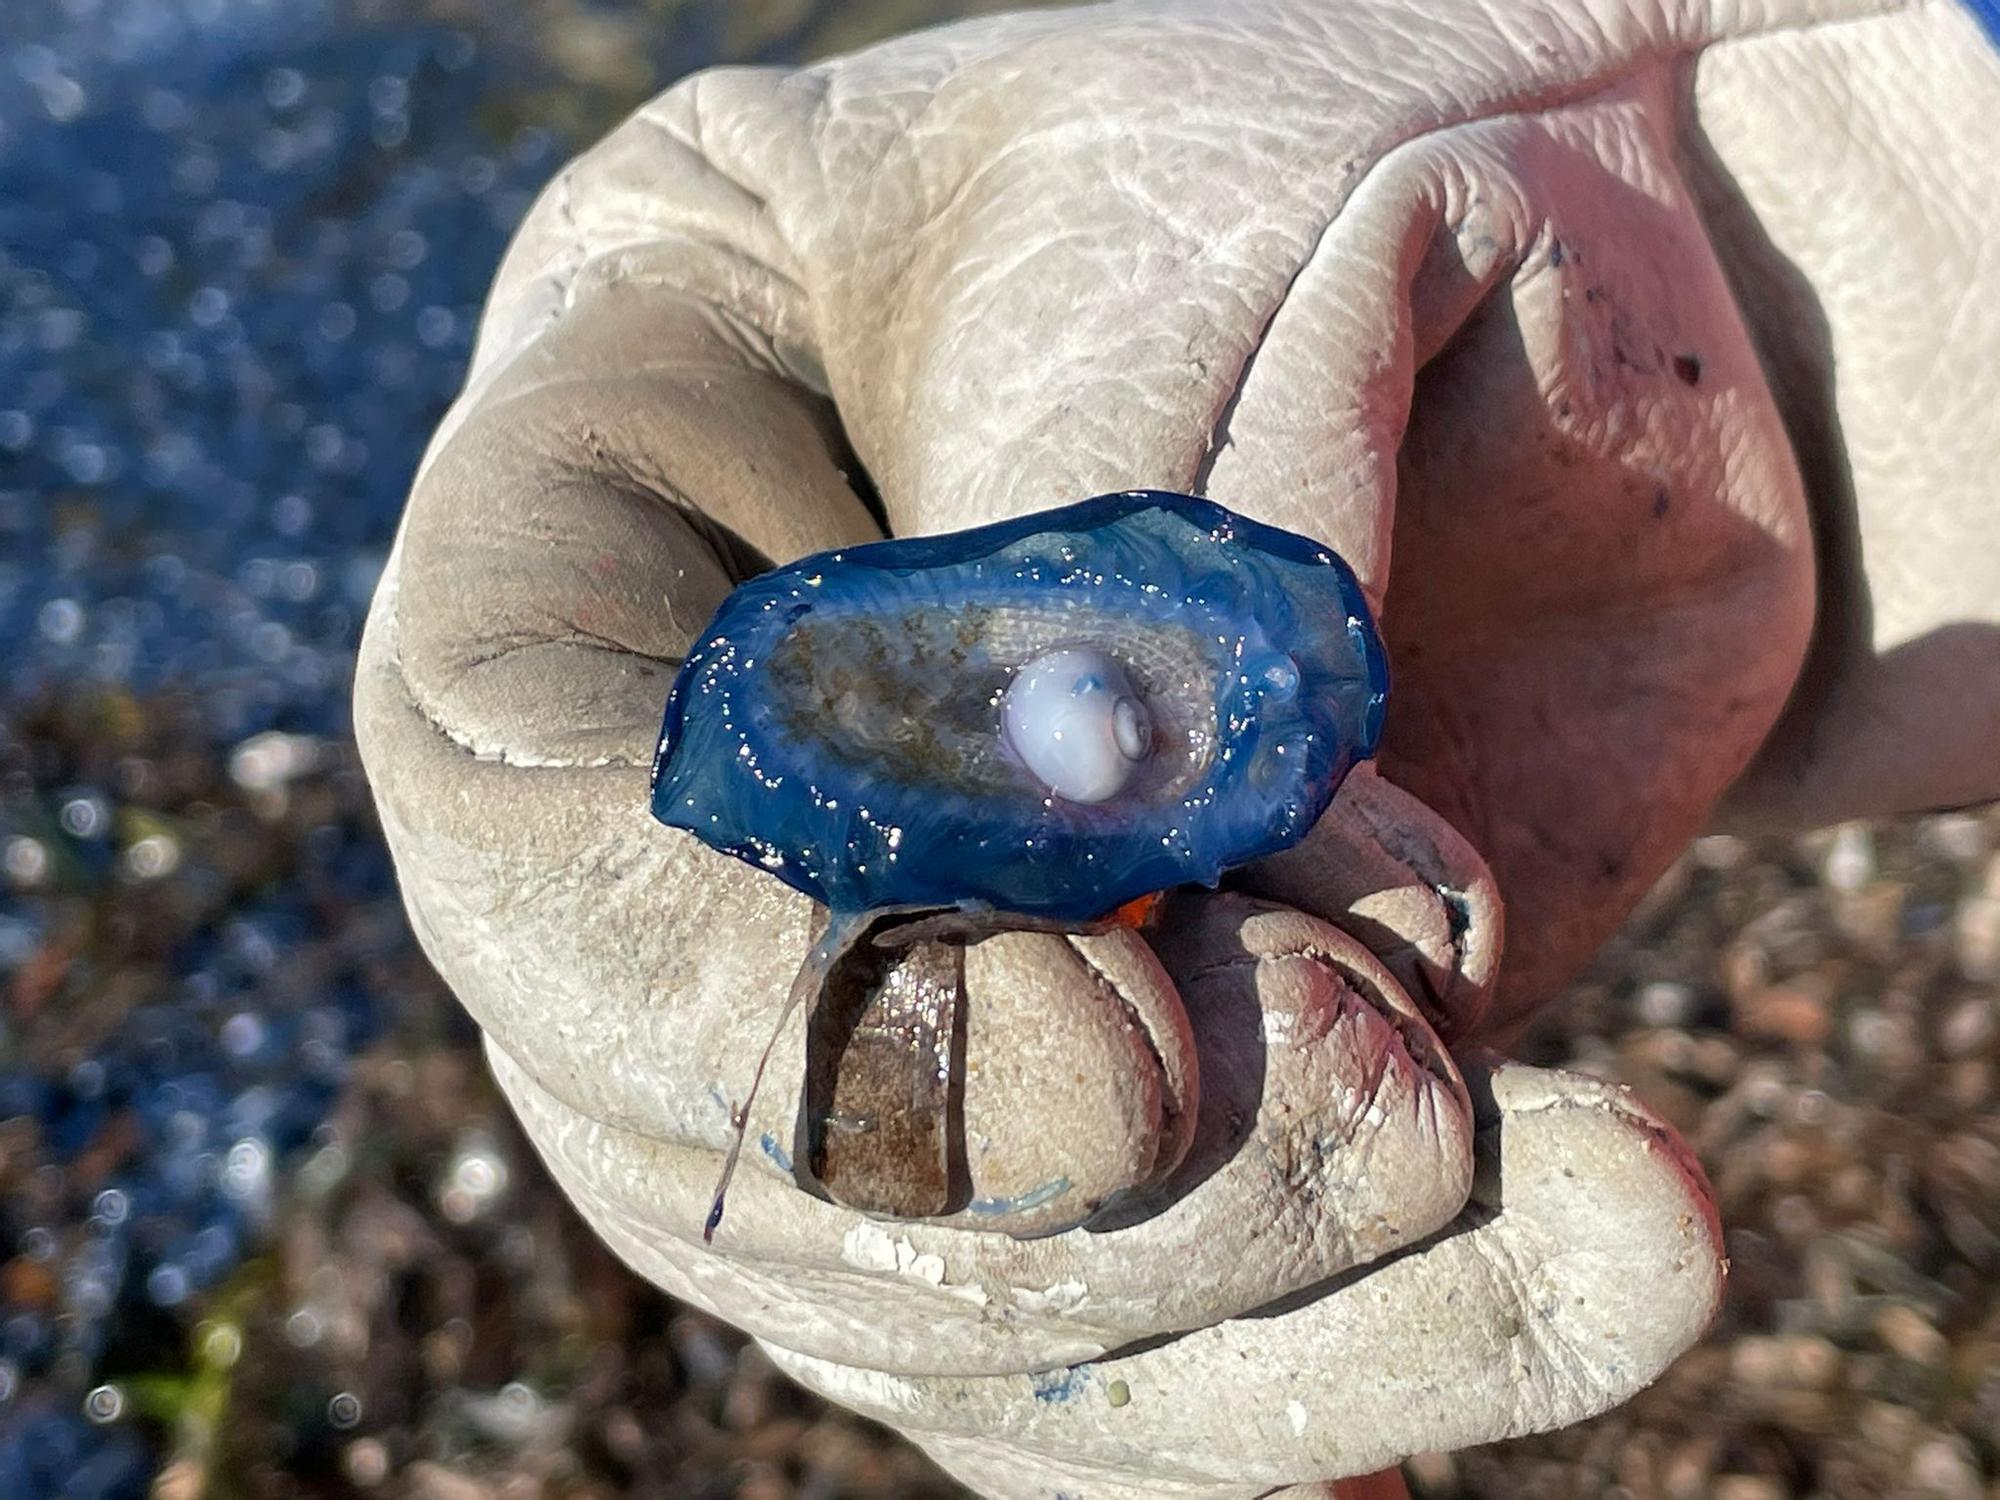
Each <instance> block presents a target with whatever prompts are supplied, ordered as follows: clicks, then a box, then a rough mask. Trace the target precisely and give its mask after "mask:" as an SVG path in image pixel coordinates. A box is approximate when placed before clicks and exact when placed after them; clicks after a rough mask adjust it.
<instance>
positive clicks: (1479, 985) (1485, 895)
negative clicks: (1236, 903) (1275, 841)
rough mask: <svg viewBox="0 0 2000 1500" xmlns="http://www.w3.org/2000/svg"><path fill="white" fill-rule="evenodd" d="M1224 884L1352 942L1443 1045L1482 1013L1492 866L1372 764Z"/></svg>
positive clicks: (1494, 957)
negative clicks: (1386, 973) (1282, 842)
mask: <svg viewBox="0 0 2000 1500" xmlns="http://www.w3.org/2000/svg"><path fill="white" fill-rule="evenodd" d="M1231 884H1232V885H1236V886H1240V887H1241V888H1242V889H1244V890H1248V891H1254V892H1255V893H1257V894H1258V895H1260V896H1267V897H1269V898H1270V899H1272V900H1274V901H1282V902H1286V903H1288V904H1289V905H1292V906H1295V907H1297V908H1298V909H1299V910H1301V911H1306V912H1311V913H1312V914H1313V915H1315V916H1319V917H1323V918H1325V919H1326V920H1327V921H1329V922H1331V923H1333V924H1334V925H1335V926H1336V927H1339V928H1341V929H1342V930H1343V931H1345V932H1350V933H1353V934H1354V935H1355V936H1356V937H1358V938H1360V939H1361V940H1362V941H1364V942H1365V943H1366V944H1367V945H1368V947H1369V950H1370V951H1371V952H1373V953H1374V954H1375V955H1376V957H1378V958H1380V959H1381V960H1382V962H1383V963H1385V964H1387V965H1388V967H1389V970H1390V972H1391V973H1393V974H1394V975H1395V976H1396V978H1397V980H1398V981H1399V982H1400V983H1401V985H1402V986H1403V989H1404V990H1405V992H1406V993H1408V994H1409V996H1410V997H1411V998H1412V999H1413V1000H1415V1001H1416V1003H1417V1005H1418V1007H1419V1008H1420V1009H1421V1010H1422V1011H1423V1013H1424V1018H1425V1019H1426V1020H1427V1021H1429V1022H1430V1023H1431V1025H1432V1027H1433V1028H1434V1029H1435V1030H1436V1031H1437V1033H1438V1035H1439V1036H1440V1037H1442V1038H1443V1039H1444V1041H1445V1042H1446V1043H1447V1044H1451V1043H1455V1042H1456V1041H1458V1039H1459V1038H1461V1037H1463V1036H1465V1035H1467V1034H1468V1033H1470V1032H1472V1031H1473V1029H1474V1028H1475V1026H1476V1024H1477V1022H1478V1020H1479V1018H1480V1017H1481V1016H1482V1015H1483V1014H1484V1013H1485V1010H1486V1006H1487V1003H1488V1001H1490V1000H1491V998H1492V995H1493V985H1494V981H1495V980H1496V979H1497V977H1498V975H1499V971H1500V954H1501V945H1502V937H1503V927H1504V923H1503V920H1502V916H1503V912H1502V905H1501V901H1500V892H1499V890H1498V888H1497V887H1496V886H1495V884H1494V881H1493V875H1492V872H1491V871H1490V870H1488V869H1487V867H1486V862H1485V861H1484V860H1483V859H1481V858H1480V857H1479V854H1478V851H1477V850H1475V849H1474V848H1473V847H1472V845H1471V844H1470V843H1468V842H1467V841H1466V839H1465V838H1464V836H1463V835H1461V834H1460V833H1459V832H1458V831H1457V830H1456V829H1454V828H1452V827H1451V825H1450V824H1448V823H1446V822H1445V821H1444V819H1442V818H1440V817H1439V816H1438V815H1437V814H1436V813H1434V812H1432V811H1431V809H1430V808H1428V807H1427V806H1425V805H1424V803H1423V802H1422V801H1420V800H1419V799H1418V798H1416V797H1414V796H1412V795H1411V794H1410V793H1408V792H1406V791H1404V790H1403V789H1402V788H1400V787H1398V786H1396V785H1394V784H1393V783H1391V782H1389V781H1386V780H1384V779H1383V778H1382V777H1381V776H1380V775H1379V774H1378V773H1377V772H1376V770H1375V767H1374V766H1372V765H1362V766H1359V767H1356V769H1355V770H1354V772H1353V774H1351V775H1350V776H1349V777H1348V779H1347V780H1346V781H1345V782H1344V783H1343V784H1342V785H1341V788H1340V793H1339V795H1338V796H1336V797H1335V798H1334V800H1333V805H1332V806H1331V807H1329V808H1328V809H1327V810H1326V813H1325V815H1324V816H1323V817H1321V819H1320V820H1319V822H1318V823H1316V824H1314V825H1313V828H1312V830H1311V831H1310V832H1309V833H1307V835H1306V836H1305V838H1304V839H1303V840H1301V841H1300V842H1299V843H1298V844H1296V845H1294V846H1293V847H1292V848H1290V849H1287V850H1285V851H1284V852H1282V853H1280V854H1275V855H1272V856H1271V857H1269V858H1267V859H1262V860H1259V861H1258V862H1257V863H1256V864H1254V865H1251V866H1249V867H1247V868H1246V869H1244V870H1241V871H1239V872H1238V873H1237V874H1236V875H1235V876H1234V877H1232V880H1231Z"/></svg>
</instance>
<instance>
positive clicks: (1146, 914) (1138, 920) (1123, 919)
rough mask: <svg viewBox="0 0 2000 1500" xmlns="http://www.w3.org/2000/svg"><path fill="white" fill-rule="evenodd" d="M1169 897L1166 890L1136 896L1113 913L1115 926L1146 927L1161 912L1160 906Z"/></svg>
mask: <svg viewBox="0 0 2000 1500" xmlns="http://www.w3.org/2000/svg"><path fill="white" fill-rule="evenodd" d="M1166 899H1167V893H1166V892H1165V891H1153V892H1150V893H1149V894H1147V895H1144V896H1134V897H1133V898H1132V899H1131V900H1130V901H1127V902H1126V903H1125V904H1124V905H1123V906H1121V907H1119V908H1118V910H1116V911H1114V912H1113V913H1112V914H1111V925H1112V926H1113V927H1144V926H1145V925H1146V924H1147V923H1148V922H1150V921H1152V920H1153V918H1154V917H1155V916H1156V915H1157V914H1158V913H1159V910H1160V906H1161V904H1162V903H1163V902H1165V901H1166Z"/></svg>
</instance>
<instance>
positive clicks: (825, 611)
mask: <svg viewBox="0 0 2000 1500" xmlns="http://www.w3.org/2000/svg"><path fill="white" fill-rule="evenodd" d="M1387 686H1388V682H1387V669H1386V665H1385V661H1384V657H1383V653H1382V647H1381V642H1380V640H1379V638H1378V637H1377V635H1376V632H1375V628H1374V625H1373V624H1372V622H1371V621H1370V619H1369V616H1368V611H1367V607H1366V604H1365V603H1364V601H1363V598H1362V595H1361V591H1360V588H1359V586H1358V584H1357V583H1356V581H1355V579H1354V576H1353V574H1352V572H1351V571H1350V570H1349V569H1348V568H1347V566H1346V565H1345V564H1344V563H1343V562H1341V561H1340V559H1339V558H1337V557H1336V556H1334V555H1333V554H1332V553H1331V552H1329V551H1328V550H1327V549H1325V548H1324V547H1321V546H1320V545H1318V544H1317V543H1314V542H1312V541H1310V540H1308V539H1306V538H1304V537H1300V536H1297V535H1294V534H1293V533H1290V532H1285V531H1280V530H1277V529H1275V528H1272V527H1268V526H1264V525H1261V524H1259V523H1257V522H1254V521H1250V520H1248V519H1246V518H1244V517H1241V516H1238V515H1235V514H1233V513H1232V512H1230V511H1228V510H1225V509H1224V508H1223V507H1221V506H1219V505H1216V504H1214V503H1212V502H1210V501H1206V500H1200V499H1195V498H1192V497H1189V496H1185V495H1173V494H1167V493H1163V492H1158V491H1133V492H1130V493H1126V494H1120V495H1108V496H1103V497H1101V498H1099V499H1096V500H1087V501H1084V502H1082V503H1081V504H1078V505H1071V506H1067V507H1064V508H1062V509H1058V510H1052V511H1045V512H1042V513H1040V514H1038V515H1033V516H1028V517H1024V518H1022V519H1020V520H1015V521H1008V522H1004V523H1001V524H999V525H994V526H984V527H980V528H977V529H975V530H971V531H964V532H958V533H955V534H952V535H947V536H939V537H924V538H913V539H908V540H896V541H887V542H879V543H874V544H870V545H867V546H860V547H852V548H847V549H845V550H843V551H839V552H831V553H822V554H819V555H817V556H814V557H809V558H806V559H804V560H803V561H800V562H796V563H793V564H790V565H789V566H787V567H783V568H779V569H776V570H774V571H772V572H769V573H765V574H763V575H761V576H759V577H757V578H753V579H751V580H750V581H749V582H747V583H745V584H743V585H742V586H741V587H740V588H738V589H737V590H736V591H735V592H734V593H732V594H731V595H730V596H729V598H728V599H727V600H726V601H725V602H724V604H723V605H722V608H721V609H720V610H719V611H718V612H717V614H716V616H715V618H714V620H713V621H712V622H711V623H710V625H709V627H708V629H707V630H706V631H705V632H704V633H703V635H702V636H701V638H700V639H699V640H698V641H697V642H696V644H695V646H694V648H693V650H692V651H691V652H690V653H689V655H688V657H687V660H686V662H685V663H684V665H683V667H682V669H681V672H680V675H679V677H678V679H677V680H676V682H675V685H674V689H673V693H672V695H671V697H670V698H669V699H668V703H667V711H666V719H665V723H664V726H663V729H662V733H661V739H660V749H659V756H658V759H657V761H656V763H655V767H654V781H653V812H654V814H655V816H657V817H658V818H659V819H660V820H661V821H662V822H664V823H667V824H670V825H672V826H674V827H678V828H685V829H688V830H690V831H691V832H693V833H695V834H696V835H697V836H699V837H700V838H702V839H703V840H705V841H706V842H707V843H709V844H711V845H713V846H714V847H715V848H717V849H720V850H723V851H725V852H727V853H730V854H734V855H736V856H738V857H740V858H742V859H745V860H748V861H750V862H751V863H753V864H756V865H758V866H760V867H761V868H763V869H766V870H768V871H770V872H771V873H772V874H773V875H775V876H777V877H778V878H779V879H781V880H784V881H786V882H787V883H789V884H790V885H792V886H794V887H796V888H797V889H799V890H801V891H804V892H805V893H807V894H808V895H811V896H813V897H815V898H816V899H818V900H820V901H823V902H825V903H826V904H827V905H829V906H831V907H833V908H834V909H835V910H836V911H839V912H849V913H852V912H859V911H863V910H869V909H875V908H882V907H922V908H937V907H957V908H959V909H961V910H972V911H977V910H981V909H992V910H995V911H1000V912H1011V913H1018V914H1021V915H1025V916H1030V917H1037V918H1043V919H1053V920H1058V921H1071V922H1084V921H1089V920H1093V919H1096V918H1098V917H1101V916H1103V915H1104V914H1105V913H1108V912H1110V911H1111V910H1112V909H1114V908H1116V907H1118V906H1119V905H1121V904H1122V903H1124V902H1126V901H1129V900H1131V899H1133V898H1134V897H1137V896H1141V895H1144V894H1145V893H1147V892H1150V891H1157V890H1162V889H1165V888H1168V887H1171V886H1176V885H1182V884H1187V883H1191V882H1193V883H1201V884H1208V885H1213V884H1214V883H1215V881H1216V880H1217V879H1218V877H1219V876H1220V875H1221V873H1222V872H1223V871H1224V870H1226V869H1228V868H1229V867H1230V866H1232V865H1236V864H1241V863H1244V862H1245V861H1248V860H1252V859H1256V858H1258V857H1260V856H1262V855H1265V854H1269V853H1272V852H1275V851H1276V850H1278V849H1281V848H1284V847H1286V846H1287V845H1289V844H1291V843H1293V842H1295V841H1296V840H1297V839H1299V838H1300V837H1302V836H1303V835H1304V833H1305V832H1306V830H1307V829H1308V828H1310V827H1311V826H1312V824H1313V822H1314V821H1315V820H1316V819H1317V818H1318V817H1319V815H1320V813H1321V812H1323V811H1324V810H1325V808H1326V805H1327V803H1328V801H1330V800H1331V798H1332V796H1333V793H1334V791H1335V789H1336V788H1337V787H1338V785H1339V783H1340V780H1341V778H1342V777H1343V776H1344V775H1345V774H1346V773H1347V771H1348V769H1349V768H1350V767H1351V766H1352V765H1353V764H1354V763H1355V762H1356V761H1358V760H1361V759H1363V758H1366V757H1367V756H1369V755H1372V754H1373V753H1374V749H1375V744H1376V740H1377V737H1378V734H1379V731H1380V728H1381V720H1382V711H1383V705H1384V702H1385V699H1386V694H1387Z"/></svg>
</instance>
